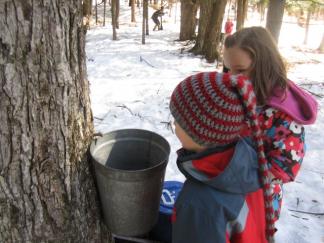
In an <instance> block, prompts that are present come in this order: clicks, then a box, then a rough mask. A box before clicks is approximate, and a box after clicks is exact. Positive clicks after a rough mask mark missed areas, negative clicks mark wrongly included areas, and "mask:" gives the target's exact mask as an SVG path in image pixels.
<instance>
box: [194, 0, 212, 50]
mask: <svg viewBox="0 0 324 243" xmlns="http://www.w3.org/2000/svg"><path fill="white" fill-rule="evenodd" d="M213 2H214V1H213V0H202V1H200V4H199V6H200V12H199V25H198V35H197V38H196V44H195V46H194V47H193V48H192V49H191V51H192V52H193V53H194V54H195V55H201V54H202V53H203V51H202V50H203V46H204V42H205V36H206V32H207V26H208V23H209V21H210V19H211V18H212V16H211V15H212V7H213Z"/></svg>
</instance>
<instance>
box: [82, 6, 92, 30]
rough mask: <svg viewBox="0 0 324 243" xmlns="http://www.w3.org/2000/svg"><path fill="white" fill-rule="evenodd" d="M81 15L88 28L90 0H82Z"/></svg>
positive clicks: (90, 10)
mask: <svg viewBox="0 0 324 243" xmlns="http://www.w3.org/2000/svg"><path fill="white" fill-rule="evenodd" d="M82 11H83V17H84V18H85V21H84V22H85V25H86V27H87V29H90V18H91V15H92V0H84V1H83V5H82Z"/></svg>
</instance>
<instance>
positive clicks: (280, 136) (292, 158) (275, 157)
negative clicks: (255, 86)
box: [259, 107, 305, 219]
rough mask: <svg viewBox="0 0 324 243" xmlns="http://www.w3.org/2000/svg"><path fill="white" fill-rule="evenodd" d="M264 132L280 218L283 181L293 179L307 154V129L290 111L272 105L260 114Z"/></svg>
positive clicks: (275, 207) (275, 208) (274, 197)
mask: <svg viewBox="0 0 324 243" xmlns="http://www.w3.org/2000/svg"><path fill="white" fill-rule="evenodd" d="M259 118H260V122H261V124H262V129H263V131H265V133H264V145H265V152H266V156H267V159H268V163H269V167H270V170H271V172H272V174H273V180H272V189H273V208H274V210H275V217H276V219H278V218H279V215H280V209H281V202H282V194H283V193H282V184H283V183H286V182H290V181H293V180H294V179H295V177H296V175H297V173H298V171H299V169H300V166H301V163H302V161H303V158H304V156H305V130H304V127H303V126H302V125H300V124H297V123H296V122H295V121H294V120H293V119H292V118H291V117H290V116H289V115H287V114H285V113H283V112H281V111H279V110H276V109H274V108H271V107H265V108H264V109H262V111H261V112H260V114H259Z"/></svg>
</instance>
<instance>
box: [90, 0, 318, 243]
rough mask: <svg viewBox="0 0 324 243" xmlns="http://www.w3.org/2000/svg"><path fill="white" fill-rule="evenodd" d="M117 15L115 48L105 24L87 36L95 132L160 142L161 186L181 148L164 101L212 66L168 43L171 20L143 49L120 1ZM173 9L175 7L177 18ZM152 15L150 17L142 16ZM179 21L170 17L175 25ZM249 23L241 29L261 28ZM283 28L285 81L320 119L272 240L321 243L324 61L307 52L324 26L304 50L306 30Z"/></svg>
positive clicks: (173, 32)
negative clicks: (131, 132) (125, 132)
mask: <svg viewBox="0 0 324 243" xmlns="http://www.w3.org/2000/svg"><path fill="white" fill-rule="evenodd" d="M121 8H122V10H121V15H120V29H119V30H117V33H118V34H117V35H118V40H117V41H112V28H111V25H110V23H111V21H110V19H109V20H108V23H107V21H106V26H105V27H102V26H99V25H98V26H91V30H89V31H88V33H87V42H86V53H87V69H88V78H89V81H90V88H91V94H90V95H91V102H92V110H93V115H94V123H95V129H96V131H98V132H99V131H100V132H102V133H106V132H109V131H113V130H117V129H125V128H140V129H147V130H150V131H154V132H156V133H158V134H160V135H162V136H164V137H165V138H166V139H167V140H168V141H169V143H170V145H171V147H172V151H171V155H170V159H169V164H168V167H167V171H166V180H180V181H183V180H184V177H183V176H182V175H181V174H180V172H179V171H178V169H177V167H176V165H175V160H176V154H175V151H176V150H177V149H178V148H179V147H180V144H179V142H178V141H177V139H176V136H175V134H174V133H173V130H172V128H171V126H170V125H168V124H169V123H170V121H171V116H170V112H169V108H168V104H169V98H170V95H171V92H172V90H173V89H174V87H175V86H176V85H177V84H178V83H179V82H180V81H181V80H183V79H184V78H185V77H186V76H188V75H191V74H193V73H196V72H201V71H211V70H215V69H216V64H209V63H206V62H205V60H204V59H202V58H201V57H199V56H193V55H191V54H189V53H186V52H185V50H186V49H188V46H186V45H185V44H186V43H180V42H177V41H175V40H176V39H177V38H178V36H179V33H178V32H179V29H180V27H179V21H177V23H175V19H176V18H175V16H174V15H172V16H170V17H169V16H165V18H164V21H165V22H164V23H163V27H164V30H163V31H154V32H153V31H152V28H153V22H152V21H151V19H150V20H149V21H150V35H149V36H146V44H145V45H142V44H141V38H142V37H141V26H142V25H141V18H140V14H141V10H139V9H137V10H136V11H137V12H136V14H137V17H136V20H137V23H136V24H134V23H133V24H131V23H130V10H129V8H128V6H127V1H126V2H124V1H121ZM179 9H180V6H179V5H178V6H177V10H178V12H179ZM173 10H175V8H174V9H173ZM173 12H175V11H173ZM152 13H153V9H150V12H149V16H151V14H152ZM179 16H180V14H179V13H177V19H178V18H179ZM253 16H254V17H253V18H251V19H249V20H248V22H247V26H251V25H260V21H259V20H258V19H257V18H256V17H255V15H253ZM288 20H290V19H287V22H288V23H284V24H283V26H282V29H281V35H280V40H279V48H280V51H281V52H282V55H283V56H284V57H285V58H286V60H287V62H288V63H289V67H290V68H289V77H290V78H291V79H292V80H295V81H296V82H297V83H298V84H300V85H302V87H304V88H306V89H308V90H309V91H311V92H312V93H314V94H315V95H316V96H315V97H316V98H317V100H318V102H319V113H318V119H317V122H316V124H315V125H312V126H307V127H306V131H307V133H306V142H307V153H306V158H305V159H304V163H303V166H302V169H301V171H300V174H299V175H298V177H297V179H296V181H295V182H294V183H290V184H287V185H285V188H284V189H285V191H284V202H283V208H282V213H281V218H280V220H279V222H278V223H277V228H278V232H277V234H276V239H277V242H285V243H299V242H300V243H304V242H305V243H306V242H314V243H315V242H316V243H317V242H324V215H323V214H324V161H323V158H324V150H323V148H324V139H323V136H324V97H323V96H324V65H323V63H324V55H323V54H319V53H316V52H315V51H314V49H316V48H317V47H318V45H319V42H320V40H321V37H322V34H323V29H324V28H323V27H324V26H323V24H322V25H320V24H314V25H312V26H311V28H310V30H309V42H308V45H303V44H302V43H303V40H304V31H305V30H304V29H303V28H301V27H299V26H297V25H296V24H292V23H290V21H288ZM318 23H319V22H318ZM300 211H304V212H305V213H302V212H300Z"/></svg>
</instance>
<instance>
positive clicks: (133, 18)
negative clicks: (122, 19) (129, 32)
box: [130, 0, 136, 22]
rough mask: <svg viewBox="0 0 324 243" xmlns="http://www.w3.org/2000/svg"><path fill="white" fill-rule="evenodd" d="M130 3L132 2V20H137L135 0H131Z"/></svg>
mask: <svg viewBox="0 0 324 243" xmlns="http://www.w3.org/2000/svg"><path fill="white" fill-rule="evenodd" d="M130 4H131V8H132V9H131V22H136V19H135V0H130Z"/></svg>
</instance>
